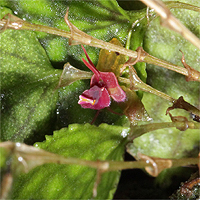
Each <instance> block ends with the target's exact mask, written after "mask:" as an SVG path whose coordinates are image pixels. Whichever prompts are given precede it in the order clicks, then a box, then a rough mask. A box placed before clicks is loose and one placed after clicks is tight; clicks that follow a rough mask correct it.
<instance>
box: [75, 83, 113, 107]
mask: <svg viewBox="0 0 200 200" xmlns="http://www.w3.org/2000/svg"><path fill="white" fill-rule="evenodd" d="M110 102H111V101H110V96H109V93H108V91H107V89H106V88H104V87H102V88H100V87H98V86H96V85H95V86H93V87H91V88H90V89H89V90H85V91H84V92H83V94H82V95H80V96H79V102H78V104H80V105H81V107H83V108H90V109H94V110H101V109H103V108H105V107H109V106H110Z"/></svg>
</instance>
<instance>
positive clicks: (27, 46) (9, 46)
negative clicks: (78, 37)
mask: <svg viewBox="0 0 200 200" xmlns="http://www.w3.org/2000/svg"><path fill="white" fill-rule="evenodd" d="M0 40H1V41H2V42H1V43H0V54H1V56H2V59H1V71H0V75H1V107H2V111H1V114H2V115H1V116H2V117H1V139H2V141H5V140H11V141H18V142H19V141H20V142H23V141H24V140H29V138H30V137H33V136H34V135H33V134H34V133H36V134H35V136H34V137H35V138H34V141H37V139H39V138H40V137H41V136H42V135H43V137H44V134H45V133H47V132H49V131H50V130H51V129H52V125H51V124H50V123H49V122H50V120H52V118H53V117H55V115H54V112H55V109H56V101H57V97H58V96H57V92H56V91H54V89H55V87H56V85H57V84H58V81H59V76H60V75H61V70H55V69H53V68H52V66H51V64H50V62H49V60H48V57H47V55H46V53H45V51H44V49H43V48H42V47H41V45H40V43H39V42H38V40H37V38H36V36H35V33H33V32H28V31H13V30H6V31H5V32H4V33H2V34H0ZM39 133H41V135H39ZM37 134H38V137H37Z"/></svg>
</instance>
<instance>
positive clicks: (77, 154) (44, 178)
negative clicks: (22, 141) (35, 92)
mask: <svg viewBox="0 0 200 200" xmlns="http://www.w3.org/2000/svg"><path fill="white" fill-rule="evenodd" d="M128 131H129V128H122V127H120V126H109V125H106V124H102V125H100V126H99V127H96V126H92V125H89V124H85V125H78V124H73V125H70V126H69V127H68V128H63V129H61V130H59V131H55V132H54V135H53V136H46V141H44V142H42V143H36V144H35V146H37V147H39V148H41V149H44V150H47V151H49V152H53V153H57V154H59V155H63V156H65V157H73V158H81V159H85V160H93V161H96V160H122V156H123V153H124V148H125V145H126V139H125V138H124V136H126V135H127V134H128ZM119 175H120V173H119V172H107V173H105V174H103V175H102V177H101V182H100V184H99V186H98V190H97V192H98V195H97V199H112V197H113V193H114V191H115V189H116V184H117V183H118V180H119ZM95 180H96V169H92V168H89V167H83V166H78V165H59V164H46V165H43V166H40V167H37V168H35V169H34V170H31V171H30V172H29V173H28V174H22V175H21V176H20V177H18V178H17V179H16V180H15V184H14V192H13V196H12V198H13V199H22V198H23V199H24V198H33V199H91V197H92V190H93V186H94V182H95Z"/></svg>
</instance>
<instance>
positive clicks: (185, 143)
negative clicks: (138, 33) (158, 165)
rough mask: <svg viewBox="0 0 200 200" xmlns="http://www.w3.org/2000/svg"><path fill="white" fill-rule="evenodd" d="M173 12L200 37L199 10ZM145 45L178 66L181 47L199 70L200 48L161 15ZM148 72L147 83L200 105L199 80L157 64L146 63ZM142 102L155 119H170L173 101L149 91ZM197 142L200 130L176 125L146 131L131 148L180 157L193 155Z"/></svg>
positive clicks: (147, 48) (164, 156)
mask: <svg viewBox="0 0 200 200" xmlns="http://www.w3.org/2000/svg"><path fill="white" fill-rule="evenodd" d="M195 2H196V3H195ZM188 3H191V1H188ZM193 4H194V5H195V4H196V5H197V6H198V5H199V1H193ZM172 12H173V14H175V16H176V17H177V18H178V19H180V20H181V21H182V23H183V24H184V25H185V26H186V27H187V28H189V29H190V30H191V31H192V32H193V33H194V34H196V35H197V36H198V37H199V36H200V34H199V33H200V32H199V26H196V25H195V24H196V22H197V21H199V20H200V18H199V13H197V12H193V11H188V10H181V9H174V10H172ZM144 47H145V50H146V51H147V52H148V53H150V54H151V55H153V56H155V57H158V58H160V59H163V60H167V61H169V62H172V63H174V64H177V65H179V66H182V63H181V57H182V54H181V53H180V52H179V49H181V50H182V51H183V53H184V54H185V59H186V62H187V64H189V65H190V66H192V67H194V68H195V69H196V70H198V71H200V67H199V64H198V58H199V55H200V51H199V50H198V49H197V48H196V47H195V46H193V45H192V44H190V43H189V42H188V41H186V40H185V39H184V38H183V37H182V36H180V35H179V34H177V33H175V32H173V31H170V30H168V29H166V28H164V27H161V26H160V19H159V18H157V19H155V20H154V21H152V22H151V23H150V26H149V28H148V29H147V33H146V37H145V41H144ZM147 72H148V78H147V83H148V84H150V85H151V86H152V87H154V88H156V89H158V90H160V91H162V92H164V93H166V94H168V95H170V96H172V97H173V98H176V99H177V98H178V97H180V96H183V97H184V99H185V100H186V101H188V102H189V103H191V104H192V105H194V106H196V107H198V106H199V87H200V84H199V82H186V80H185V77H184V76H183V75H180V74H177V73H176V72H172V71H170V70H167V69H163V68H161V67H158V66H154V65H147ZM142 102H143V104H144V106H145V108H146V110H147V112H148V113H149V115H150V117H152V118H153V120H154V122H167V121H171V120H170V117H169V116H166V115H165V113H166V110H167V108H168V107H170V106H172V104H171V103H169V102H167V101H166V100H163V99H161V98H159V97H157V96H155V95H152V94H150V93H144V96H143V99H142ZM171 113H172V114H173V116H179V115H181V116H186V117H187V118H188V119H189V120H192V117H191V115H190V114H189V113H187V112H186V111H183V110H180V109H177V110H173V111H172V112H171ZM198 145H199V130H186V131H183V132H182V131H179V130H177V129H175V128H169V129H162V130H157V131H153V132H150V133H147V134H145V135H143V136H141V137H140V138H137V139H136V140H134V143H133V145H131V146H130V147H129V148H130V149H131V151H132V152H133V154H135V153H137V151H140V152H141V153H143V154H147V155H150V156H156V157H162V158H181V157H185V156H186V157H187V156H189V155H191V154H192V152H193V150H194V148H195V147H197V146H198ZM196 156H197V155H196Z"/></svg>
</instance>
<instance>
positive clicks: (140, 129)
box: [128, 121, 200, 141]
mask: <svg viewBox="0 0 200 200" xmlns="http://www.w3.org/2000/svg"><path fill="white" fill-rule="evenodd" d="M172 127H176V128H178V129H179V130H180V129H182V130H186V129H188V128H189V129H200V123H196V122H192V121H175V122H162V123H150V124H144V125H137V126H131V132H130V134H129V136H128V140H129V141H133V140H134V139H135V138H137V137H140V136H141V135H144V134H145V133H148V132H151V131H155V130H158V129H163V128H172Z"/></svg>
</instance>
